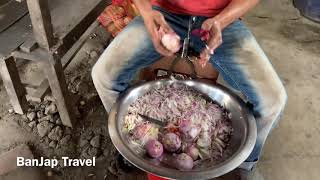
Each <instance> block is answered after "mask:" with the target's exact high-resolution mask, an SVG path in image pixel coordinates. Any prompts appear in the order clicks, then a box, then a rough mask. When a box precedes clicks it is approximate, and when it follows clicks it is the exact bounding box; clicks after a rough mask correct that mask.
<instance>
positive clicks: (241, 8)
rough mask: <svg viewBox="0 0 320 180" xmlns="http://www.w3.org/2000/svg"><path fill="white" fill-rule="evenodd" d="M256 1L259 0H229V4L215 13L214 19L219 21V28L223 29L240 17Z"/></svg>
mask: <svg viewBox="0 0 320 180" xmlns="http://www.w3.org/2000/svg"><path fill="white" fill-rule="evenodd" d="M258 2H259V0H231V2H230V3H229V5H228V6H227V7H226V8H225V9H224V10H222V11H221V12H220V13H219V14H218V15H216V16H215V17H214V19H215V21H217V22H218V23H220V25H221V28H222V29H224V28H225V27H227V26H228V25H229V24H231V23H232V22H233V21H235V20H236V19H238V18H240V17H242V16H243V15H244V14H245V13H246V12H248V11H249V10H250V9H252V8H253V7H254V6H255V5H256V4H257V3H258Z"/></svg>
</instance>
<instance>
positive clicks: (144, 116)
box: [138, 113, 166, 127]
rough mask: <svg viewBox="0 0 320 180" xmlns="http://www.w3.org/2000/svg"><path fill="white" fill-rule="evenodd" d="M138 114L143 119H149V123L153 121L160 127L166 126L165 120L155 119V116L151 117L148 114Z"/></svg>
mask: <svg viewBox="0 0 320 180" xmlns="http://www.w3.org/2000/svg"><path fill="white" fill-rule="evenodd" d="M138 115H139V116H140V117H142V118H143V119H144V120H146V121H149V122H151V123H155V124H157V125H159V126H161V127H165V126H166V123H165V122H163V121H160V120H158V119H155V118H152V117H149V116H146V115H143V114H140V113H138Z"/></svg>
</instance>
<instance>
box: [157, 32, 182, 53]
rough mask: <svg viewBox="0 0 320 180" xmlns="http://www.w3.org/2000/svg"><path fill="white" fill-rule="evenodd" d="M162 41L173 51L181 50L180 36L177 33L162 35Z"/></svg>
mask: <svg viewBox="0 0 320 180" xmlns="http://www.w3.org/2000/svg"><path fill="white" fill-rule="evenodd" d="M161 42H162V44H163V46H164V47H165V48H167V49H168V50H169V51H171V52H172V53H176V52H178V51H179V50H180V47H181V46H180V37H179V36H178V35H177V34H175V33H168V34H165V35H163V36H162V38H161Z"/></svg>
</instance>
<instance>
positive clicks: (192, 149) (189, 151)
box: [185, 146, 200, 160]
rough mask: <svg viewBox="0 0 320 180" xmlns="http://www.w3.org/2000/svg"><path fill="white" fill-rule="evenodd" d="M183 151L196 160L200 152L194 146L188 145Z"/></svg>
mask: <svg viewBox="0 0 320 180" xmlns="http://www.w3.org/2000/svg"><path fill="white" fill-rule="evenodd" d="M185 153H186V154H188V155H189V156H190V157H191V158H192V159H193V160H197V159H198V157H199V153H200V152H199V149H198V148H196V147H195V146H189V147H187V148H186V149H185Z"/></svg>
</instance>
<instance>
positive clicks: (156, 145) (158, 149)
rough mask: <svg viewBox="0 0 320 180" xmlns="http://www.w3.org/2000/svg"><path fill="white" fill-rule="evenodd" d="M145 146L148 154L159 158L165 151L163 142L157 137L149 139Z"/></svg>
mask: <svg viewBox="0 0 320 180" xmlns="http://www.w3.org/2000/svg"><path fill="white" fill-rule="evenodd" d="M145 148H146V150H147V153H148V155H149V156H150V157H153V158H159V157H160V156H161V155H162V153H163V146H162V144H161V143H160V142H159V141H157V140H155V139H152V140H149V141H148V142H147V143H146V145H145Z"/></svg>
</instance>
